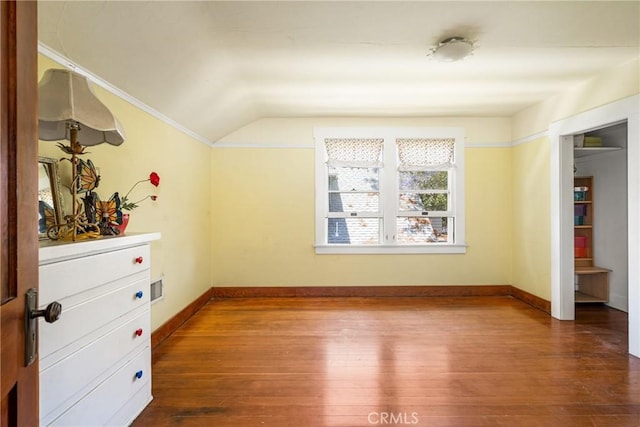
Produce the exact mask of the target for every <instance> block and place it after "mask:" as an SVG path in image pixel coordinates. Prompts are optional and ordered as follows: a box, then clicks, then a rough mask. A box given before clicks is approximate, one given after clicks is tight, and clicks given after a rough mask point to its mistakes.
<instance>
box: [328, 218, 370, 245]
mask: <svg viewBox="0 0 640 427" xmlns="http://www.w3.org/2000/svg"><path fill="white" fill-rule="evenodd" d="M327 227H328V228H327V240H328V243H341V244H352V245H377V244H378V243H380V218H328V219H327Z"/></svg>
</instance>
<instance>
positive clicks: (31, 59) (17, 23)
mask: <svg viewBox="0 0 640 427" xmlns="http://www.w3.org/2000/svg"><path fill="white" fill-rule="evenodd" d="M36 17H37V7H36V2H35V1H33V2H32V1H4V0H3V1H0V43H1V49H2V56H1V60H0V87H1V90H0V93H1V95H0V125H1V126H0V129H1V137H0V231H1V244H0V296H1V299H0V331H1V333H0V349H1V351H0V352H1V360H0V366H1V379H0V383H1V386H0V391H1V398H2V406H1V418H0V426H20V427H22V426H35V425H37V424H38V361H37V359H36V360H35V362H34V363H32V364H31V365H29V366H25V350H24V349H25V333H24V325H25V320H24V319H25V314H24V312H25V308H24V307H25V293H26V291H27V290H28V289H29V288H37V286H38V233H37V226H36V224H37V221H38V216H37V207H38V205H37V200H38V197H37V159H38V147H37V144H38V141H37V137H38V133H37V131H38V129H37V126H38V121H37V103H36V102H37V83H38V75H37V59H38V58H37V19H36Z"/></svg>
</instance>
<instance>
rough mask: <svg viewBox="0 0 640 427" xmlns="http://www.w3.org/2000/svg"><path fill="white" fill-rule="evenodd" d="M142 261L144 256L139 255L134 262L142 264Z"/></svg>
mask: <svg viewBox="0 0 640 427" xmlns="http://www.w3.org/2000/svg"><path fill="white" fill-rule="evenodd" d="M142 261H144V258H142V257H141V256H139V257H138V258H136V264H142Z"/></svg>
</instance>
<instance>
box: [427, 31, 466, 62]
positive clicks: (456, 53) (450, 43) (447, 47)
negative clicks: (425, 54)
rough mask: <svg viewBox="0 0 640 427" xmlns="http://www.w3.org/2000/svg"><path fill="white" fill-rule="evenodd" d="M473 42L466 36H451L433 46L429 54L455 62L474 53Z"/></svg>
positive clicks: (438, 58)
mask: <svg viewBox="0 0 640 427" xmlns="http://www.w3.org/2000/svg"><path fill="white" fill-rule="evenodd" d="M473 49H474V46H473V42H471V41H469V40H467V39H465V38H464V37H457V36H456V37H449V38H446V39H444V40H442V41H441V42H440V43H438V45H437V46H435V47H433V48H431V52H430V53H429V56H431V57H432V58H434V59H437V60H438V61H442V62H455V61H459V60H461V59H464V58H466V57H467V56H469V55H471V53H473Z"/></svg>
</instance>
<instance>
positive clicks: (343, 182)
mask: <svg viewBox="0 0 640 427" xmlns="http://www.w3.org/2000/svg"><path fill="white" fill-rule="evenodd" d="M378 170H379V169H378V168H348V167H329V191H371V190H373V191H378V189H379V188H380V187H379V185H378V183H379V178H378Z"/></svg>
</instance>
